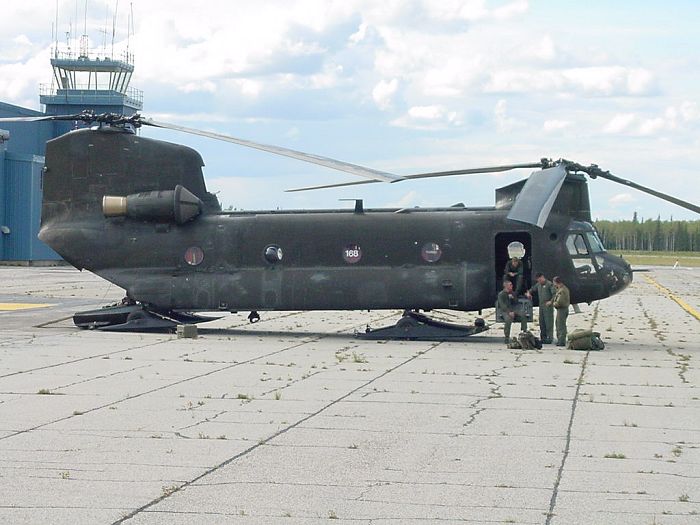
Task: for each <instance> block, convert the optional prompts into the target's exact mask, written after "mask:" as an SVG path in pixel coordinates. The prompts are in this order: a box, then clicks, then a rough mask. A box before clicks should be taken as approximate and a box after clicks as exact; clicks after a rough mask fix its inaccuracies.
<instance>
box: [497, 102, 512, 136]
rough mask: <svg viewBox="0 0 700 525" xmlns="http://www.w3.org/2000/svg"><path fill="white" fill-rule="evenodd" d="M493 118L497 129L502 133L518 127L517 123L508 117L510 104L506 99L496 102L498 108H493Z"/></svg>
mask: <svg viewBox="0 0 700 525" xmlns="http://www.w3.org/2000/svg"><path fill="white" fill-rule="evenodd" d="M493 117H494V121H495V122H496V128H497V129H498V131H500V132H508V131H511V130H512V129H513V128H514V127H515V126H516V125H517V121H516V120H515V119H514V118H511V117H509V116H508V102H507V101H506V100H504V99H500V100H499V101H498V102H496V106H495V107H494V108H493Z"/></svg>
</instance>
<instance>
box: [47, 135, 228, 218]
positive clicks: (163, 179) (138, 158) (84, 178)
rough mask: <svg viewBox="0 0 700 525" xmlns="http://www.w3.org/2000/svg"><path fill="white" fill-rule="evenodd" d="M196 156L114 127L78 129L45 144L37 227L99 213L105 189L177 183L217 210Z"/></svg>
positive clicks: (118, 191)
mask: <svg viewBox="0 0 700 525" xmlns="http://www.w3.org/2000/svg"><path fill="white" fill-rule="evenodd" d="M203 164H204V163H203V162H202V157H201V156H200V155H199V153H197V152H196V151H195V150H193V149H191V148H188V147H186V146H181V145H177V144H171V143H168V142H163V141H159V140H154V139H149V138H144V137H140V136H137V135H135V134H134V133H131V132H128V131H126V130H124V129H120V128H110V127H102V128H98V129H80V130H77V131H73V132H70V133H67V134H65V135H62V136H60V137H58V138H55V139H53V140H50V141H49V142H48V143H47V145H46V167H45V172H44V178H43V193H44V197H43V203H42V213H41V226H42V229H45V228H47V227H51V226H52V225H54V224H56V223H62V222H72V221H75V220H78V221H80V220H88V219H91V218H94V219H100V220H101V219H102V218H103V212H102V200H103V197H104V196H106V195H123V196H126V195H131V194H136V193H141V192H153V191H168V190H174V189H175V188H176V186H178V185H180V186H183V187H184V188H186V189H187V190H188V191H189V192H191V193H192V194H194V195H195V196H196V197H198V198H199V199H200V200H201V201H202V203H203V209H202V211H203V213H207V212H215V211H220V209H221V208H220V205H219V203H218V200H217V199H216V196H215V195H213V194H211V193H209V192H207V188H206V185H205V183H204V177H203V175H202V166H203Z"/></svg>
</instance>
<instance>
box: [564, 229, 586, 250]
mask: <svg viewBox="0 0 700 525" xmlns="http://www.w3.org/2000/svg"><path fill="white" fill-rule="evenodd" d="M566 247H567V248H568V249H569V253H570V254H571V255H588V248H587V247H586V241H584V240H583V235H581V234H580V233H572V234H571V235H569V237H568V238H567V239H566Z"/></svg>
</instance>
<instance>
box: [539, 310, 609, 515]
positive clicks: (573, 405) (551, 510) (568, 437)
mask: <svg viewBox="0 0 700 525" xmlns="http://www.w3.org/2000/svg"><path fill="white" fill-rule="evenodd" d="M597 309H598V305H596V310H597ZM594 318H595V314H594ZM589 355H590V351H589V352H586V355H585V356H584V358H583V361H582V362H581V373H580V374H579V376H578V381H576V392H575V393H574V399H573V402H572V403H571V416H570V417H569V426H568V428H567V429H566V445H565V446H564V454H563V455H562V458H561V464H560V465H559V470H558V471H557V477H556V479H555V481H554V487H553V489H552V497H551V499H550V500H549V510H548V511H547V519H546V521H545V525H550V523H551V521H552V518H553V517H554V515H555V514H554V508H555V507H556V504H557V496H558V494H559V485H560V484H561V478H562V476H563V475H564V467H565V466H566V460H567V458H568V457H569V450H570V449H571V433H572V432H571V431H572V428H573V426H574V417H575V415H576V406H577V404H578V398H579V392H580V391H581V385H582V384H583V379H584V377H585V375H586V366H587V365H588V356H589Z"/></svg>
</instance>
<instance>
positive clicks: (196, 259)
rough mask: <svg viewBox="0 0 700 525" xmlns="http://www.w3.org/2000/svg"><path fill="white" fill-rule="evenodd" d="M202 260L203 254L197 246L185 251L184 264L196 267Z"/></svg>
mask: <svg viewBox="0 0 700 525" xmlns="http://www.w3.org/2000/svg"><path fill="white" fill-rule="evenodd" d="M203 260H204V252H203V251H202V249H201V248H200V247H199V246H190V247H189V248H187V250H185V262H186V263H187V264H189V265H190V266H197V265H199V264H201V263H202V261H203Z"/></svg>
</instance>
